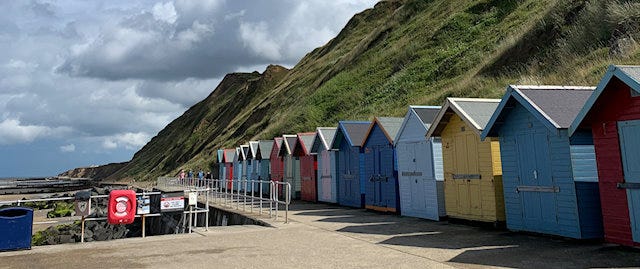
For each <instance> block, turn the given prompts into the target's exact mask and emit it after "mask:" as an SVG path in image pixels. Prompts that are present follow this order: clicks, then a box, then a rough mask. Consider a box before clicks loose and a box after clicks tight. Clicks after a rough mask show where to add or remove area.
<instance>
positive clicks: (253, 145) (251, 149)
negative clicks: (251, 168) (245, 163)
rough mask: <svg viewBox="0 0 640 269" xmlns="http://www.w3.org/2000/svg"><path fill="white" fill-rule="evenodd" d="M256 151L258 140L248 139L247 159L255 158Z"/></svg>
mask: <svg viewBox="0 0 640 269" xmlns="http://www.w3.org/2000/svg"><path fill="white" fill-rule="evenodd" d="M257 152H258V141H249V153H247V159H248V160H251V159H256V154H257Z"/></svg>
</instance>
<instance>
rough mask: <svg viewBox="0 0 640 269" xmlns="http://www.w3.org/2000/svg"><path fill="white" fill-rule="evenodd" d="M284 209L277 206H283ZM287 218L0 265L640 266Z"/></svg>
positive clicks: (399, 223) (574, 252) (583, 245)
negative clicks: (284, 222)
mask: <svg viewBox="0 0 640 269" xmlns="http://www.w3.org/2000/svg"><path fill="white" fill-rule="evenodd" d="M281 213H282V212H281ZM290 214H291V215H290V218H291V220H292V221H291V223H289V224H283V223H282V222H281V220H283V219H282V218H281V219H279V221H278V222H274V221H271V223H272V225H274V227H273V228H272V227H260V226H229V227H211V228H210V229H209V231H208V232H204V231H201V232H198V233H194V234H183V235H165V236H154V237H147V238H129V239H122V240H114V241H108V242H91V243H85V244H66V245H57V246H44V247H34V248H33V249H32V250H29V251H18V252H5V253H0V268H185V269H186V268H487V267H511V268H590V267H620V268H630V267H631V268H633V267H638V268H640V251H638V250H635V249H629V248H622V247H618V246H612V245H606V244H602V243H597V242H581V241H575V240H567V239H558V238H550V237H543V236H535V235H526V234H522V233H512V232H507V231H496V230H492V229H486V228H477V227H471V226H466V225H459V224H450V223H448V222H434V221H427V220H420V219H415V218H408V217H399V216H393V215H385V214H378V213H374V212H367V211H364V210H360V209H348V208H344V207H337V206H330V205H322V204H307V203H297V204H295V205H293V206H292V211H291V212H290Z"/></svg>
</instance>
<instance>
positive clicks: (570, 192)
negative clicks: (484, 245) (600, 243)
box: [480, 85, 602, 239]
mask: <svg viewBox="0 0 640 269" xmlns="http://www.w3.org/2000/svg"><path fill="white" fill-rule="evenodd" d="M593 89H594V87H575V86H521V85H519V86H514V85H511V86H509V87H508V88H507V92H506V93H505V95H504V97H503V98H502V101H501V102H500V104H499V105H498V108H497V109H496V111H495V113H494V114H493V116H491V119H490V120H489V123H488V124H487V126H486V127H485V129H484V131H483V132H482V134H481V136H480V138H481V139H486V138H487V137H499V140H500V156H502V184H503V186H504V187H503V190H504V203H505V210H506V212H505V213H506V217H507V228H508V229H509V230H515V231H528V232H537V233H545V234H552V235H559V236H565V237H571V238H577V239H589V238H602V214H601V213H600V197H599V193H598V175H597V170H596V161H595V152H594V149H593V142H592V139H591V132H580V133H574V134H573V135H569V134H568V128H569V125H570V124H571V122H572V121H573V120H574V119H575V117H576V115H577V114H578V112H579V111H580V109H581V108H582V107H583V106H584V104H585V102H586V101H587V98H589V96H591V93H592V92H593Z"/></svg>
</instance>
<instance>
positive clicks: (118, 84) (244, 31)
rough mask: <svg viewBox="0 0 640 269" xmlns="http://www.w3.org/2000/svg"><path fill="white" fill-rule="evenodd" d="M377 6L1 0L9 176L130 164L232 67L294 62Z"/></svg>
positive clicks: (1, 106) (4, 171)
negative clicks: (359, 13)
mask: <svg viewBox="0 0 640 269" xmlns="http://www.w3.org/2000/svg"><path fill="white" fill-rule="evenodd" d="M375 2H376V0H333V1H326V0H305V1H299V0H269V1H267V0H264V1H255V0H242V1H240V0H173V1H160V2H159V1H147V0H139V1H132V0H110V1H83V0H32V1H29V0H24V1H0V10H2V11H3V12H2V13H3V14H2V16H0V177H10V176H48V175H55V174H58V173H60V172H62V171H65V170H68V169H71V168H74V167H81V166H90V165H97V164H105V163H109V162H121V161H127V160H129V159H131V157H132V156H133V153H135V152H136V151H137V150H139V149H140V148H141V147H142V146H143V145H144V144H145V143H146V142H148V141H149V140H150V139H151V137H153V136H154V135H155V134H156V133H157V132H158V131H160V130H161V129H162V128H163V127H164V126H165V125H166V124H167V123H169V122H170V121H171V120H173V119H175V118H176V117H178V116H179V115H181V114H182V113H183V112H184V111H185V110H186V109H188V108H189V107H190V106H192V105H193V104H195V103H196V102H198V101H200V100H202V99H203V98H204V97H206V96H207V95H208V94H209V93H210V92H211V91H212V90H213V89H214V88H215V86H216V85H217V84H218V83H219V81H220V79H221V78H222V77H223V76H224V74H226V73H229V72H234V71H254V70H258V71H260V72H262V71H264V68H265V67H266V65H268V64H270V63H277V64H282V65H285V66H288V67H291V66H293V65H295V63H296V62H297V61H298V60H299V59H300V58H301V57H302V56H304V54H305V53H307V52H309V51H310V50H312V49H313V48H315V47H318V46H321V45H323V44H325V43H326V42H327V41H329V40H330V39H331V38H332V37H334V36H335V35H336V34H337V33H338V32H339V31H340V29H341V28H342V27H343V26H344V25H345V23H346V22H347V21H348V20H349V18H351V16H353V15H354V14H355V13H357V12H360V11H362V10H364V9H366V8H370V7H372V6H373V5H374V4H375Z"/></svg>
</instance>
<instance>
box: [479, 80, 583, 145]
mask: <svg viewBox="0 0 640 269" xmlns="http://www.w3.org/2000/svg"><path fill="white" fill-rule="evenodd" d="M594 89H595V87H581V86H526V85H510V86H509V87H508V88H507V92H506V93H505V94H504V96H503V97H502V101H500V104H499V105H498V108H497V109H496V111H495V112H494V113H493V115H492V116H491V119H490V120H489V123H488V124H487V126H486V128H485V129H484V130H483V132H482V134H481V135H480V137H481V138H482V139H484V138H485V137H487V136H497V135H498V133H497V131H498V129H499V128H500V127H501V126H502V122H503V120H502V118H504V117H505V116H506V115H507V114H508V113H509V111H510V110H511V109H512V108H513V105H512V103H513V102H518V103H520V104H521V105H522V106H524V108H526V109H527V110H528V111H529V113H531V114H533V115H534V116H535V117H536V118H538V120H540V121H541V122H542V123H543V124H544V125H545V126H547V128H549V130H554V129H566V128H569V125H570V124H571V122H572V121H573V120H574V119H575V117H576V115H578V112H579V111H580V109H581V108H582V107H583V106H584V103H585V102H586V101H587V99H588V98H589V96H591V94H592V93H593V90H594ZM510 103H511V105H510Z"/></svg>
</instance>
